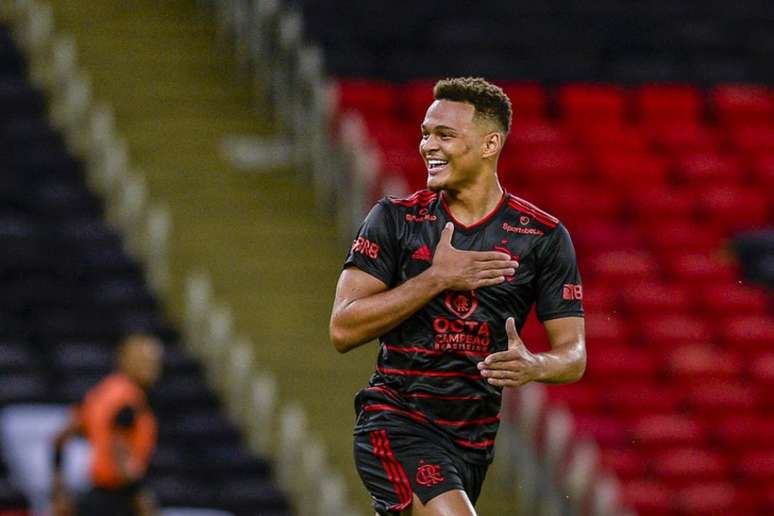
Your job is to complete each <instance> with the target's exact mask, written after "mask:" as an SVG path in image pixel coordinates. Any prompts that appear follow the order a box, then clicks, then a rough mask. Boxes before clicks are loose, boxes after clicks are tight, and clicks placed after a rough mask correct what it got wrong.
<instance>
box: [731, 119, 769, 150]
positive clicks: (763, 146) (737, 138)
mask: <svg viewBox="0 0 774 516" xmlns="http://www.w3.org/2000/svg"><path fill="white" fill-rule="evenodd" d="M728 135H729V138H730V140H731V142H732V144H733V145H734V147H735V148H736V149H737V150H738V151H740V152H741V153H742V154H747V155H751V156H754V155H760V154H771V153H773V152H774V124H772V123H767V124H751V125H740V126H738V127H733V128H731V129H729V132H728Z"/></svg>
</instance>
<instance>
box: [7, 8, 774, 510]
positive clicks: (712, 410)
mask: <svg viewBox="0 0 774 516" xmlns="http://www.w3.org/2000/svg"><path fill="white" fill-rule="evenodd" d="M772 63H774V9H772V8H771V4H770V2H768V1H766V0H740V1H738V2H728V1H727V0H723V1H721V0H701V1H700V0H685V1H681V2H665V1H659V0H638V1H634V0H546V1H541V2H532V1H522V0H512V1H508V2H505V1H491V2H485V3H479V4H475V5H474V4H472V3H464V2H460V3H450V2H440V1H437V0H430V1H426V2H351V1H345V0H328V1H321V0H297V1H290V0H199V1H195V0H168V1H164V2H154V1H151V0H134V1H132V2H119V1H116V0H91V1H90V2H88V3H84V2H82V1H77V0H56V1H55V2H50V3H49V2H45V1H40V0H3V1H2V2H0V277H2V281H0V406H2V412H0V458H2V460H1V461H0V515H2V516H23V515H28V514H30V515H31V514H45V513H46V507H47V503H48V502H47V500H48V496H49V489H50V485H49V475H50V465H49V464H48V458H49V455H50V444H51V443H50V440H51V438H52V436H53V435H54V434H55V433H56V432H57V430H58V429H59V428H60V427H61V425H62V424H63V421H64V418H65V417H66V412H67V410H66V407H67V406H68V405H69V404H71V403H74V402H77V401H78V400H80V399H81V398H82V397H83V395H84V393H85V392H86V391H87V389H89V388H90V387H91V386H92V385H94V384H95V383H96V382H97V381H98V380H99V379H100V378H101V377H102V376H104V375H105V374H106V373H107V372H109V371H110V369H111V367H112V356H113V351H114V348H115V346H116V344H117V343H118V340H119V338H120V337H121V336H122V335H124V334H126V333H127V332H130V331H145V332H151V333H154V334H156V335H159V336H160V337H161V338H162V339H163V341H164V343H165V355H164V362H165V363H164V375H163V377H162V380H161V382H160V383H159V385H158V386H157V387H156V388H155V389H154V390H153V391H152V393H151V402H152V405H153V407H154V410H155V412H156V414H157V416H158V418H159V424H160V436H159V444H158V447H157V450H156V453H155V455H154V458H153V460H152V463H151V469H150V471H149V475H148V486H149V488H150V489H152V490H153V491H154V492H155V494H156V496H157V498H158V500H159V502H160V504H161V506H162V507H164V508H165V511H166V512H164V514H166V515H170V516H171V515H178V516H186V515H189V516H194V515H200V516H204V515H205V514H207V515H211V516H215V515H218V516H226V515H229V514H230V515H232V516H248V515H249V516H252V515H270V516H285V515H291V514H298V515H320V516H332V515H345V516H346V515H355V514H359V515H364V514H372V512H373V511H371V510H370V500H369V499H368V496H367V493H366V492H365V490H364V489H363V488H362V486H361V484H360V482H359V480H358V478H357V475H356V472H355V470H354V466H353V464H352V458H351V455H352V454H351V442H352V441H351V432H352V425H353V422H354V412H353V406H352V399H353V396H354V394H355V392H356V391H357V390H358V389H359V388H360V387H362V385H364V384H365V382H366V381H367V379H368V377H369V375H370V372H371V370H372V368H373V364H374V361H375V352H376V348H375V346H363V347H361V348H360V349H358V350H356V351H353V352H351V353H349V354H347V355H338V354H337V353H335V351H334V350H333V349H332V346H331V345H330V344H329V343H328V339H327V324H328V316H329V313H330V305H331V302H332V299H333V292H334V288H335V283H336V279H337V277H338V274H339V271H340V267H341V264H342V262H343V259H344V257H345V254H346V251H347V249H348V246H349V243H350V241H351V238H352V236H353V233H354V230H355V228H356V227H357V225H358V224H359V222H360V221H361V220H362V217H363V215H364V214H365V213H366V212H367V210H368V209H369V208H370V206H371V205H372V203H373V202H374V201H375V200H376V199H378V198H379V197H381V196H383V195H387V194H394V195H402V194H406V193H409V192H411V191H413V190H416V189H419V188H422V186H423V184H424V177H425V170H424V166H423V164H422V162H421V160H420V158H419V155H418V153H417V144H418V139H419V125H420V123H421V120H422V118H423V116H424V112H425V110H426V108H427V106H428V104H429V103H430V102H431V101H432V86H433V84H434V82H435V81H436V80H437V79H439V78H443V77H447V76H456V75H476V76H483V77H485V78H487V79H489V80H492V81H493V82H495V83H496V84H498V85H500V86H501V87H503V89H504V90H505V91H506V93H507V94H508V95H509V97H510V99H511V101H512V103H513V107H514V124H513V129H512V131H511V134H510V136H509V140H508V144H507V147H506V150H505V152H504V154H503V156H502V158H501V160H500V163H499V175H500V180H501V182H502V184H503V186H504V187H505V188H506V189H507V190H508V191H509V192H511V193H514V194H515V195H518V196H520V197H523V198H525V199H527V200H528V201H531V202H533V203H536V204H538V205H539V206H540V207H541V208H544V209H545V210H547V211H549V212H551V213H553V214H554V215H556V216H558V217H559V218H560V219H561V220H562V221H563V222H564V224H565V225H566V226H567V227H568V229H569V230H570V232H571V234H572V236H573V239H574V242H575V246H576V249H577V253H578V257H579V263H580V267H581V273H582V275H583V277H584V283H585V285H586V288H585V291H586V299H585V300H584V301H585V308H586V313H587V317H586V320H587V333H588V352H589V361H588V370H587V373H586V376H585V377H584V379H583V380H582V381H581V382H580V383H578V384H575V385H570V386H551V387H548V388H546V387H545V386H543V385H529V386H527V387H525V388H523V389H520V390H519V391H518V392H512V393H509V396H508V397H507V399H506V402H505V404H504V407H503V424H502V428H501V433H500V435H499V436H498V443H497V448H498V451H497V459H496V463H495V465H494V466H493V468H492V469H491V470H490V474H489V478H488V480H487V483H486V484H485V487H484V491H483V494H482V498H481V500H480V502H479V506H478V510H479V513H480V514H482V515H501V514H502V515H507V514H514V515H600V516H602V515H624V514H626V515H630V514H631V515H633V514H640V515H666V514H670V515H672V514H673V515H710V514H734V515H745V514H749V515H762V514H774V437H773V436H774V423H772V417H771V416H772V410H773V409H774V395H772V392H774V390H772V387H774V348H772V344H774V319H773V318H772V300H771V288H772V286H774V225H773V224H772V222H773V218H774V93H773V90H772V88H771V84H772V82H774V67H772V66H771V64H772ZM522 333H523V334H522V337H523V339H524V340H525V342H526V344H527V346H528V347H529V348H530V349H532V350H541V349H545V347H546V345H547V344H546V341H545V337H544V336H543V334H542V328H541V327H540V325H539V324H537V323H536V321H535V320H534V319H532V320H530V322H528V324H527V326H526V327H525V329H524V331H523V332H522ZM82 444H83V443H81V446H72V447H70V448H68V450H67V454H66V461H65V462H66V470H67V478H68V483H69V485H71V486H72V488H73V489H76V490H77V489H84V488H85V487H86V484H87V483H88V480H87V479H86V478H85V477H84V475H83V466H84V464H85V463H86V461H87V460H88V453H89V452H88V449H86V448H87V447H85V446H83V445H82ZM203 509H208V510H210V512H208V513H205V512H202V510H203ZM197 511H199V512H197ZM216 511H219V512H216Z"/></svg>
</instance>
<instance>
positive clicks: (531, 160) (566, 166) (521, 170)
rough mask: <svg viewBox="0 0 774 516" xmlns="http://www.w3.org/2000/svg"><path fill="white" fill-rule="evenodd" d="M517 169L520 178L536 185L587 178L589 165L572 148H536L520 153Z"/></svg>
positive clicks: (577, 180)
mask: <svg viewBox="0 0 774 516" xmlns="http://www.w3.org/2000/svg"><path fill="white" fill-rule="evenodd" d="M517 163H518V164H517V171H518V174H519V176H520V178H521V179H522V180H523V181H525V182H527V183H532V184H536V185H538V184H539V185H546V184H555V183H559V182H560V181H561V182H563V181H575V182H579V181H581V180H584V179H587V177H588V167H587V165H586V162H585V160H584V159H583V157H582V156H581V155H580V154H579V153H578V152H575V151H574V150H572V149H570V148H566V147H565V148H555V149H535V150H531V151H525V152H521V153H519V157H518V162H517Z"/></svg>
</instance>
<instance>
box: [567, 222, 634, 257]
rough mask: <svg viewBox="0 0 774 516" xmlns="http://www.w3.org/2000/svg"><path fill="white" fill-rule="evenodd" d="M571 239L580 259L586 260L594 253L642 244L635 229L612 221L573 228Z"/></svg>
mask: <svg viewBox="0 0 774 516" xmlns="http://www.w3.org/2000/svg"><path fill="white" fill-rule="evenodd" d="M572 237H573V243H574V244H575V247H576V248H577V249H578V256H579V257H580V258H581V259H586V258H588V254H589V253H591V252H594V251H610V250H614V249H622V248H623V249H630V248H636V247H639V246H640V245H641V242H642V237H641V235H640V233H639V232H638V231H637V228H635V227H633V226H631V225H629V224H625V223H623V222H614V221H609V222H597V223H595V224H589V225H581V226H578V227H577V228H576V227H573V233H572ZM581 250H582V251H583V252H581Z"/></svg>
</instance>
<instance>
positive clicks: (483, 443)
mask: <svg viewBox="0 0 774 516" xmlns="http://www.w3.org/2000/svg"><path fill="white" fill-rule="evenodd" d="M454 442H455V443H457V444H459V445H460V446H466V447H468V448H478V449H481V448H489V447H490V446H494V443H495V442H494V440H493V439H487V440H486V441H478V442H474V441H464V440H462V439H455V440H454Z"/></svg>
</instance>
